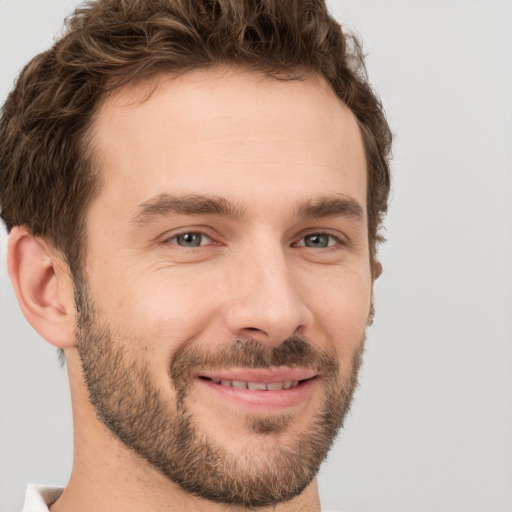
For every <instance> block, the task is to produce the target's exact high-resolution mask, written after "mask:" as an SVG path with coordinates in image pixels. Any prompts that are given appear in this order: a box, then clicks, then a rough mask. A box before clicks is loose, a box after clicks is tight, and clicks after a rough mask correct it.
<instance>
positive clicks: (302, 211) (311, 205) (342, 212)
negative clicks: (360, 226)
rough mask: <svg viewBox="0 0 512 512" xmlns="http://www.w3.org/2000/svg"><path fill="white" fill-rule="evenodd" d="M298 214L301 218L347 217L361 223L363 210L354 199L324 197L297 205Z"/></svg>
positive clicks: (363, 215)
mask: <svg viewBox="0 0 512 512" xmlns="http://www.w3.org/2000/svg"><path fill="white" fill-rule="evenodd" d="M298 214H299V216H302V217H311V218H320V217H338V216H341V217H348V218H351V219H354V220H356V221H363V220H364V217H365V213H364V208H363V207H362V206H361V205H360V204H359V202H357V201H356V200H355V199H353V198H351V197H347V196H336V197H332V196H324V197H318V198H315V199H314V200H310V201H307V202H306V203H303V204H301V205H299V207H298Z"/></svg>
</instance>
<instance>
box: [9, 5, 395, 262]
mask: <svg viewBox="0 0 512 512" xmlns="http://www.w3.org/2000/svg"><path fill="white" fill-rule="evenodd" d="M219 64H224V65H228V66H235V67H238V68H242V69H247V70H250V71H258V72H262V73H264V74H265V75H267V76H269V77H273V78H277V79H285V80H286V79H288V80H293V79H301V78H302V77H304V76H305V74H307V73H309V74H310V73H316V74H319V75H321V76H323V77H324V78H325V79H326V80H327V82H328V83H329V84H330V85H331V87H332V89H333V91H334V92H335V93H336V95H337V96H338V97H339V98H340V99H341V100H342V101H343V102H344V103H345V104H346V105H347V106H348V107H349V108H350V110H351V111H352V112H353V113H354V114H355V116H356V118H357V120H358V123H359V126H360V128H361V132H362V135H363V139H364V144H365V150H366V158H367V168H368V190H367V198H368V236H369V242H370V251H371V256H372V258H373V257H374V254H375V248H376V244H377V243H378V242H379V241H381V236H380V234H379V231H380V228H381V223H382V219H383V216H384V214H385V213H386V210H387V202H388V195H389V189H390V172H389V162H388V159H389V155H390V150H391V139H392V137H391V132H390V130H389V126H388V124H387V121H386V118H385V115H384V111H383V108H382V105H381V102H380V100H379V99H378V97H377V96H376V94H375V93H374V92H373V90H372V88H371V86H370V85H369V83H368V80H367V75H366V70H365V66H364V59H363V56H362V53H361V45H360V44H359V42H358V40H357V39H356V38H355V37H353V36H351V35H348V34H345V33H343V31H342V29H341V27H340V25H339V24H338V23H337V22H336V21H335V20H334V19H333V18H332V17H331V16H330V15H329V13H328V12H327V8H326V6H325V2H324V1H323V0H97V1H93V2H88V3H86V4H84V5H82V6H80V7H78V8H77V9H76V11H75V12H74V14H73V15H72V16H71V17H70V18H68V20H67V27H66V31H65V33H64V35H63V36H62V37H61V38H60V39H59V40H58V41H57V42H56V43H55V44H54V45H53V47H52V48H50V49H49V50H48V51H46V52H43V53H41V54H39V55H37V56H36V57H35V58H34V59H32V61H30V62H29V63H28V64H27V65H26V67H25V68H24V69H23V71H22V72H21V74H20V76H19V77H18V80H17V82H16V84H15V87H14V89H13V90H12V92H11V93H10V94H9V96H8V98H7V101H6V103H5V105H4V106H3V109H2V112H1V118H0V204H1V216H2V218H3V220H4V222H5V224H6V226H7V229H8V230H9V231H10V229H11V228H12V227H13V226H17V225H25V226H27V227H28V228H29V229H30V231H31V232H32V233H33V234H34V235H36V236H42V237H45V238H47V239H49V240H50V241H51V242H52V243H53V244H54V246H55V247H57V248H58V249H60V250H61V251H62V252H63V254H64V255H65V256H66V258H67V261H68V263H69V265H70V268H71V271H72V272H74V271H77V270H78V269H79V268H80V262H81V257H82V253H81V252H82V250H83V240H82V237H83V232H84V229H83V228H84V219H85V214H86V210H87V206H88V204H89V203H90V201H91V200H92V198H93V197H94V195H95V193H96V191H97V190H98V188H99V186H100V184H99V179H98V169H95V167H97V166H95V165H94V164H93V151H92V149H91V148H90V146H89V145H88V144H87V134H88V129H89V127H90V124H91V122H92V117H93V114H94V112H95V110H96V109H97V107H98V105H99V103H100V102H101V101H102V99H104V97H105V96H106V95H108V94H109V93H111V92H112V91H114V90H116V89H117V88H119V87H122V86H123V85H125V84H128V83H133V81H135V80H143V79H147V78H151V77H153V76H155V75H158V74H160V73H166V72H171V73H183V72H186V71H188V70H192V69H199V68H208V67H211V66H215V65H219Z"/></svg>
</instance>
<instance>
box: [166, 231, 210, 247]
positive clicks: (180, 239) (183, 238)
mask: <svg viewBox="0 0 512 512" xmlns="http://www.w3.org/2000/svg"><path fill="white" fill-rule="evenodd" d="M170 242H171V243H172V244H176V245H179V246H180V247H199V246H201V245H206V244H209V243H211V238H210V237H209V236H206V235H205V234H204V233H194V232H191V233H181V234H180V235H176V236H173V237H172V238H171V239H170Z"/></svg>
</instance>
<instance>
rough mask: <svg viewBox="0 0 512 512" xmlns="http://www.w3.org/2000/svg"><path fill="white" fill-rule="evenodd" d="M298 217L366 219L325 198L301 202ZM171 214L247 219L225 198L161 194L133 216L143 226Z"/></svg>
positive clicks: (340, 200) (348, 202) (354, 207)
mask: <svg viewBox="0 0 512 512" xmlns="http://www.w3.org/2000/svg"><path fill="white" fill-rule="evenodd" d="M296 211H297V215H298V216H299V217H309V218H321V217H338V216H342V217H348V218H352V219H354V220H356V221H362V220H363V219H364V209H363V207H362V206H361V205H360V204H359V203H358V202H357V201H356V200H355V199H353V198H351V197H347V196H335V197H332V196H322V197H317V198H315V199H311V200H309V201H306V202H303V203H300V204H299V205H298V206H297V208H296ZM169 215H217V216H221V217H227V218H230V219H233V220H244V219H246V210H245V208H244V207H243V206H241V205H239V206H237V205H235V204H233V203H231V202H230V201H228V200H227V199H225V198H223V197H217V196H208V195H198V194H187V195H174V194H167V193H166V194H159V195H157V196H155V197H152V198H150V199H148V200H147V201H144V202H143V203H142V204H141V205H140V206H139V208H138V210H137V212H136V214H135V215H134V216H133V217H132V219H131V223H132V224H136V225H140V226H144V225H146V224H149V223H150V222H152V221H153V220H154V219H156V218H159V217H166V216H169Z"/></svg>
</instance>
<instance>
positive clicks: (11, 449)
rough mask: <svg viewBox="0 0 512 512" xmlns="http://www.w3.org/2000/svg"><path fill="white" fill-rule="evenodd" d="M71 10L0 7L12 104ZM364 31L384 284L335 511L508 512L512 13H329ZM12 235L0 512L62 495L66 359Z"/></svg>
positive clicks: (0, 416)
mask: <svg viewBox="0 0 512 512" xmlns="http://www.w3.org/2000/svg"><path fill="white" fill-rule="evenodd" d="M75 3H76V2H73V1H72V0H60V1H57V0H53V1H50V0H45V1H42V0H21V1H20V0H0V101H2V102H3V99H4V97H5V95H6V94H7V91H8V90H9V89H10V87H11V84H12V81H13V78H14V76H15V75H16V73H17V71H18V70H19V69H20V67H21V66H22V65H23V64H24V63H25V62H26V61H27V60H28V59H29V58H30V57H31V56H33V55H34V54H35V53H36V52H39V51H41V50H43V49H45V48H46V47H47V46H48V45H49V44H50V42H51V40H52V37H54V35H55V34H57V33H58V31H59V28H60V25H61V20H62V19H63V17H64V15H66V14H68V13H70V11H71V9H72V6H73V4H75ZM330 8H331V11H332V12H333V13H334V14H335V15H336V16H337V17H338V18H339V19H340V20H341V21H342V23H344V24H345V25H347V26H349V27H352V28H354V29H355V30H357V32H358V33H359V34H361V36H362V38H363V41H364V44H365V49H366V52H367V53H369V57H368V68H369V72H370V76H371V78H372V82H373V83H374V85H375V87H376V88H377V90H378V91H379V93H380V95H381V97H382V99H383V101H384V104H385V106H386V109H387V112H388V116H389V120H390V122H391V125H392V128H393V131H394V132H395V133H396V143H395V150H394V152H395V160H394V163H393V168H394V176H395V177H394V185H393V194H392V203H391V209H390V213H389V216H388V221H387V228H388V229H387V237H388V239H389V242H388V243H387V245H385V246H384V247H383V248H382V250H381V258H382V261H383V263H384V268H385V272H384V275H383V276H382V278H381V279H380V280H379V282H378V285H377V290H376V296H377V297H376V298H377V316H376V321H375V325H374V326H373V327H372V328H371V330H370V333H369V341H368V349H367V354H366V364H365V366H364V368H363V373H362V377H361V384H360V388H359V391H358V393H357V396H356V401H355V404H354V407H353V409H352V414H351V415H350V417H349V418H348V421H347V424H346V428H345V429H344V431H343V432H342V434H341V436H340V438H339V441H338V443H337V445H336V447H335V448H334V450H333V451H332V453H331V455H330V457H329V460H328V461H327V463H326V464H325V465H324V467H323V469H322V471H321V475H320V486H321V494H322V498H323V505H324V508H326V509H339V510H343V511H353V512H369V511H389V512H391V511H393V512H449V511H451V512H471V511H475V512H476V511H478V512H494V511H495V512H505V511H506V512H511V511H512V201H511V197H512V67H511V62H512V2H511V1H510V0H487V1H486V0H480V1H476V0H475V1H471V0H460V1H457V0H445V1H441V0H430V1H428V0H384V1H383V0H380V1H377V0H376V1H370V0H357V1H356V0H352V1H348V0H347V1H331V2H330ZM5 243H6V235H5V233H4V231H3V230H2V232H1V234H0V251H1V252H0V254H1V260H2V261H1V262H0V294H1V296H0V299H1V302H0V308H1V309H0V315H1V316H0V337H1V338H0V339H1V342H0V391H1V394H0V407H1V409H0V464H1V466H0V510H1V511H2V512H12V511H16V510H20V508H21V504H22V499H23V496H22V495H23V492H24V486H25V484H26V483H27V482H37V483H46V484H64V483H65V482H66V479H67V476H68V474H69V471H70V467H71V460H72V427H71V418H70V403H69V393H68V389H67V377H66V373H65V370H64V369H60V368H59V367H58V364H57V356H56V353H55V349H53V348H51V347H50V346H49V345H47V344H46V343H45V342H44V341H42V340H41V339H40V338H39V337H38V336H37V335H36V334H35V332H33V331H32V329H31V328H30V327H29V326H28V324H27V323H26V322H25V321H24V319H23V317H22V315H21V313H20V312H19V311H18V307H17V304H16V301H15V298H14V295H13V293H12V291H11V288H10V284H9V282H8V278H7V277H6V271H5Z"/></svg>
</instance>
